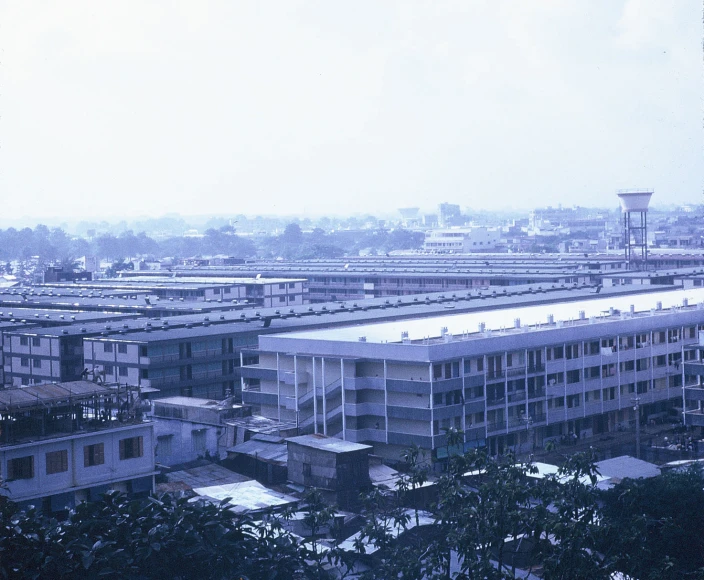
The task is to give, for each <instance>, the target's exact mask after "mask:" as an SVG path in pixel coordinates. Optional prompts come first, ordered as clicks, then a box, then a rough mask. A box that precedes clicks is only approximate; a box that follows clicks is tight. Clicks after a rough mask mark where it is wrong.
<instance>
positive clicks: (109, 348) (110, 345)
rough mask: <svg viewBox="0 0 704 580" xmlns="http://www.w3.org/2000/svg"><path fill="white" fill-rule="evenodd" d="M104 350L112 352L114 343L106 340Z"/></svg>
mask: <svg viewBox="0 0 704 580" xmlns="http://www.w3.org/2000/svg"><path fill="white" fill-rule="evenodd" d="M103 352H112V343H111V342H104V343H103Z"/></svg>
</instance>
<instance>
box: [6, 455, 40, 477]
mask: <svg viewBox="0 0 704 580" xmlns="http://www.w3.org/2000/svg"><path fill="white" fill-rule="evenodd" d="M33 477H34V455H27V456H25V457H15V458H14V459H9V460H8V461H7V478H8V479H32V478H33Z"/></svg>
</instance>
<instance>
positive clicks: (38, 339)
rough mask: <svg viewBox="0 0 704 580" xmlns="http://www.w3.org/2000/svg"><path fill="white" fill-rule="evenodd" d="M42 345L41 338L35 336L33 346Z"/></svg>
mask: <svg viewBox="0 0 704 580" xmlns="http://www.w3.org/2000/svg"><path fill="white" fill-rule="evenodd" d="M41 345H42V339H41V338H39V337H38V336H33V337H32V346H41Z"/></svg>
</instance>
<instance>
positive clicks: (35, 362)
mask: <svg viewBox="0 0 704 580" xmlns="http://www.w3.org/2000/svg"><path fill="white" fill-rule="evenodd" d="M32 366H33V367H34V368H35V369H40V368H42V359H40V358H33V359H32Z"/></svg>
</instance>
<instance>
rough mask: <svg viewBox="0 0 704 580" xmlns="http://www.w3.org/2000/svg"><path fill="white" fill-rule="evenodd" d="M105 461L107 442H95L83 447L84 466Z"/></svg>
mask: <svg viewBox="0 0 704 580" xmlns="http://www.w3.org/2000/svg"><path fill="white" fill-rule="evenodd" d="M103 463H105V444H104V443H95V444H94V445H86V446H84V447H83V466H84V467H92V466H94V465H102V464H103Z"/></svg>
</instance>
